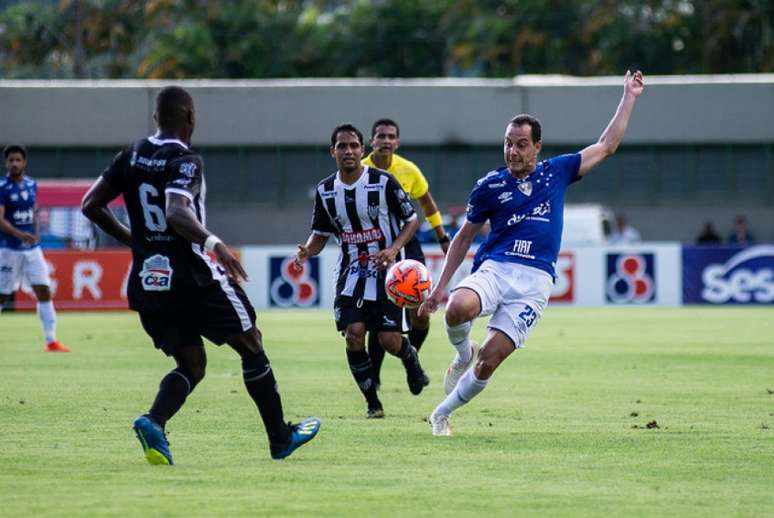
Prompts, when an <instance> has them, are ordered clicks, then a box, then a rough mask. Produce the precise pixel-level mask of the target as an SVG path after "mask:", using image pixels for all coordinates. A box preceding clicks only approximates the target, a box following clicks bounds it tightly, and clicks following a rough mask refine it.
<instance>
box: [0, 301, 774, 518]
mask: <svg viewBox="0 0 774 518" xmlns="http://www.w3.org/2000/svg"><path fill="white" fill-rule="evenodd" d="M259 325H260V327H261V329H262V330H263V333H264V338H265V341H266V346H267V351H268V354H269V358H270V359H271V361H272V365H273V367H274V370H275V373H276V376H277V378H278V380H279V385H280V390H281V392H282V397H283V401H284V403H285V409H286V415H287V417H288V418H289V419H293V420H296V419H297V418H299V417H302V416H307V415H318V416H320V417H321V418H322V419H323V428H322V430H321V432H320V435H319V436H318V438H317V439H315V441H313V442H312V443H310V444H309V445H308V446H305V447H303V448H302V449H300V450H298V451H297V452H296V453H295V454H294V455H293V456H291V457H290V458H289V459H287V460H284V461H280V462H277V461H272V460H270V458H269V452H268V445H267V440H266V436H265V433H264V432H263V428H262V426H261V424H260V419H259V417H258V414H257V411H256V410H255V407H254V406H253V403H252V401H251V400H250V399H249V397H248V396H247V394H246V393H245V391H244V388H243V386H242V381H241V372H240V363H239V361H238V359H237V357H236V355H235V354H234V353H233V352H232V351H231V350H230V349H228V348H225V347H224V348H215V347H213V346H208V353H209V360H210V361H209V366H208V374H207V377H206V378H205V379H204V381H203V382H202V383H201V384H200V385H199V386H198V387H197V389H196V391H195V392H194V393H193V394H192V396H191V397H190V398H189V400H188V402H187V404H186V406H185V407H184V408H183V410H182V411H181V412H180V413H179V414H178V415H177V416H176V417H175V418H174V419H173V420H172V421H170V423H169V424H168V426H167V428H168V432H169V438H170V442H171V447H172V452H173V454H174V456H175V461H176V463H177V465H176V466H174V467H162V466H150V465H148V464H147V463H146V462H145V459H144V458H143V456H142V453H141V449H140V446H139V444H138V443H137V441H136V439H135V438H134V436H133V434H132V432H131V429H130V426H131V421H132V419H133V418H134V417H135V416H136V415H138V414H140V413H142V412H143V411H145V410H146V409H147V408H148V406H149V404H150V402H151V400H152V398H153V396H154V394H155V391H156V388H157V386H158V382H159V380H160V379H161V377H162V376H163V375H164V373H165V372H167V371H168V370H169V369H171V368H172V363H171V361H170V360H167V359H165V358H164V356H163V355H162V354H161V353H159V352H157V351H156V350H155V349H153V347H152V345H151V344H150V342H149V340H148V338H147V337H146V336H145V335H144V333H143V332H142V329H141V327H140V325H139V322H138V320H137V317H136V316H135V315H134V314H133V313H91V314H84V313H65V312H62V313H60V315H59V335H60V338H61V340H62V341H63V342H64V343H66V344H67V345H69V346H71V347H72V349H73V351H74V352H73V353H71V354H44V353H43V352H42V340H41V338H40V335H41V332H40V328H39V324H38V321H37V318H36V317H35V316H34V315H32V314H9V313H4V314H2V315H0V499H1V500H2V504H1V505H0V515H2V516H13V517H16V516H43V515H47V516H50V515H59V516H89V515H102V516H105V515H107V516H122V517H123V516H148V515H163V516H185V517H191V516H247V515H253V516H287V515H301V514H305V515H311V516H319V515H327V516H341V515H367V516H371V515H385V516H387V515H401V516H438V515H441V516H447V515H448V516H488V515H500V516H503V515H508V516H513V515H523V516H536V515H551V516H594V515H596V516H600V515H614V516H621V515H630V516H631V515H635V516H645V515H648V516H654V515H660V516H764V515H769V516H771V513H772V510H773V509H774V430H772V428H774V312H772V310H771V309H770V308H762V309H744V308H710V309H698V308H682V309H654V308H620V309H569V308H554V307H550V308H549V309H548V311H547V312H546V315H545V317H544V318H543V319H542V321H541V322H540V324H539V325H538V326H537V328H536V330H535V331H534V333H533V335H532V336H531V338H530V340H529V342H528V348H527V349H525V350H522V351H518V352H517V353H515V354H514V355H513V356H511V358H509V359H508V361H507V362H506V363H505V364H504V365H503V366H502V367H501V368H500V370H499V371H498V372H497V373H496V374H495V376H494V378H493V381H492V382H491V383H490V385H489V386H488V387H487V389H486V390H485V391H484V392H483V393H482V394H481V395H480V396H479V397H478V398H477V399H475V400H474V401H473V402H472V403H471V404H470V405H468V406H466V407H464V408H462V409H461V410H459V411H458V412H457V413H456V414H455V415H454V416H453V418H452V425H453V428H454V432H455V436H454V437H451V438H435V437H432V436H431V435H430V427H429V425H428V424H427V423H426V422H425V419H426V418H427V416H428V415H429V413H430V412H431V411H432V409H433V408H434V406H435V404H436V403H437V402H438V401H439V400H440V398H441V397H442V372H443V370H444V369H445V367H446V365H447V363H448V361H449V360H450V359H451V357H452V349H451V347H450V346H449V345H448V344H447V343H446V340H445V335H444V331H443V325H442V320H441V317H440V316H436V317H434V320H433V328H432V331H431V334H430V337H429V339H428V341H427V343H426V344H425V347H424V348H423V350H422V353H421V358H422V360H423V363H424V365H425V367H426V369H427V370H428V372H429V373H430V375H431V377H432V383H431V385H430V386H429V387H428V388H427V389H426V390H425V392H423V393H422V394H421V395H420V396H419V397H414V396H411V395H410V394H409V393H408V389H407V388H406V384H405V380H404V375H403V372H402V368H401V367H400V364H399V362H398V361H397V360H395V359H392V358H389V357H388V358H387V360H386V362H385V371H384V374H383V388H382V393H381V398H382V401H383V403H384V405H385V411H386V413H387V418H386V419H384V420H381V421H372V420H366V419H365V417H364V414H365V403H364V402H363V400H362V397H361V396H360V394H359V392H358V390H357V388H356V386H355V384H354V382H353V380H352V378H351V376H350V374H349V371H348V368H347V365H346V360H345V355H344V344H343V340H342V339H341V338H340V337H339V336H338V335H337V334H336V332H335V330H334V327H333V321H332V316H331V315H330V314H329V313H327V312H314V311H282V312H279V311H276V312H263V313H261V314H260V315H259ZM484 332H485V329H484V322H479V323H478V325H477V327H476V330H475V332H474V336H476V337H477V338H482V337H483V334H484ZM649 423H650V425H649ZM649 426H650V427H649Z"/></svg>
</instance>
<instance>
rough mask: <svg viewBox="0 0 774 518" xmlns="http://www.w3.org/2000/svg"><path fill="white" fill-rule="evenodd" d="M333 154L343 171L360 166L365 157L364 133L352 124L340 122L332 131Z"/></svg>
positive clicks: (351, 170) (349, 170)
mask: <svg viewBox="0 0 774 518" xmlns="http://www.w3.org/2000/svg"><path fill="white" fill-rule="evenodd" d="M331 156H332V157H333V158H334V159H335V160H336V165H337V166H338V167H339V171H341V172H342V173H351V172H353V171H355V170H357V169H359V168H360V160H362V158H363V134H362V133H360V130H358V129H357V128H356V127H355V126H353V125H352V124H349V123H346V124H339V125H338V126H336V127H335V128H334V129H333V133H331Z"/></svg>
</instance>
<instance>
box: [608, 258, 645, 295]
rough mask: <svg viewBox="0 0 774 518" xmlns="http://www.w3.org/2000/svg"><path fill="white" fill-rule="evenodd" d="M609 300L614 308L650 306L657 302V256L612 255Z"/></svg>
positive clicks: (609, 259) (609, 260)
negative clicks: (617, 306)
mask: <svg viewBox="0 0 774 518" xmlns="http://www.w3.org/2000/svg"><path fill="white" fill-rule="evenodd" d="M606 264H607V275H606V279H607V280H606V283H605V300H606V301H607V302H609V303H613V304H648V303H652V302H654V301H655V299H656V261H655V259H654V254H653V253H645V252H637V253H608V254H607V259H606Z"/></svg>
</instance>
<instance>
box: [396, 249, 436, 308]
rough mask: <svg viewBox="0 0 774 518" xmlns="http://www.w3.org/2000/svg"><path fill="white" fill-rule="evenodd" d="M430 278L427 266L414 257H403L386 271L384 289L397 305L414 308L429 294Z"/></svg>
mask: <svg viewBox="0 0 774 518" xmlns="http://www.w3.org/2000/svg"><path fill="white" fill-rule="evenodd" d="M431 288H432V279H431V278H430V272H429V271H428V270H427V267H426V266H425V265H424V264H422V263H420V262H419V261H415V260H414V259H404V260H403V261H398V262H397V263H395V264H393V265H392V266H391V267H390V269H389V270H388V271H387V278H386V279H385V281H384V290H385V291H386V292H387V298H389V299H390V301H392V303H393V304H395V305H396V306H398V307H401V308H415V307H417V306H419V305H420V304H422V303H423V302H424V301H425V299H427V297H428V296H429V295H430V289H431Z"/></svg>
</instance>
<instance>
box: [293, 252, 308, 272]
mask: <svg viewBox="0 0 774 518" xmlns="http://www.w3.org/2000/svg"><path fill="white" fill-rule="evenodd" d="M307 259H309V249H308V248H307V247H305V246H304V245H298V252H296V256H295V257H294V258H293V267H294V268H295V269H296V271H297V272H300V271H301V270H303V269H304V263H305V262H306V260H307Z"/></svg>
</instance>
